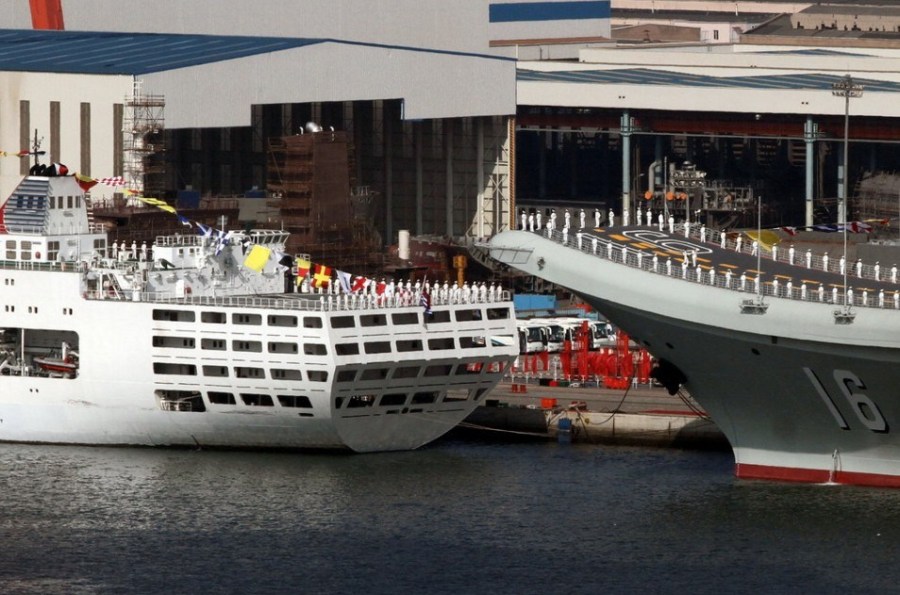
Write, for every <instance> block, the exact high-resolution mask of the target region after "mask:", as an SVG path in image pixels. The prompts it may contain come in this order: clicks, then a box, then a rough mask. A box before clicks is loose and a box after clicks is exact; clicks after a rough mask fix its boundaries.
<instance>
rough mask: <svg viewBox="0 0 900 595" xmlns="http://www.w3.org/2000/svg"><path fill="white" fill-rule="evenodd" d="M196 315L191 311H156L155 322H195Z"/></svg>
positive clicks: (154, 313)
mask: <svg viewBox="0 0 900 595" xmlns="http://www.w3.org/2000/svg"><path fill="white" fill-rule="evenodd" d="M194 319H195V317H194V313H193V312H192V311H191V310H154V311H153V320H163V321H166V322H194Z"/></svg>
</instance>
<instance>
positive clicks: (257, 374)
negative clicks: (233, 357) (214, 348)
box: [234, 366, 266, 378]
mask: <svg viewBox="0 0 900 595" xmlns="http://www.w3.org/2000/svg"><path fill="white" fill-rule="evenodd" d="M234 375H235V376H237V377H238V378H265V377H266V373H265V370H263V369H262V368H249V367H246V366H235V368H234Z"/></svg>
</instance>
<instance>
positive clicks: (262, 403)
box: [241, 393, 275, 407]
mask: <svg viewBox="0 0 900 595" xmlns="http://www.w3.org/2000/svg"><path fill="white" fill-rule="evenodd" d="M241 401H243V402H244V405H250V406H252V407H274V406H275V404H274V403H273V402H272V397H271V396H269V395H261V394H258V393H241Z"/></svg>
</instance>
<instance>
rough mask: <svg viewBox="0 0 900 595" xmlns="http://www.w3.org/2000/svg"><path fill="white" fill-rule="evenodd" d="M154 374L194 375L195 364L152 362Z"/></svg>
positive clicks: (195, 371) (195, 370)
mask: <svg viewBox="0 0 900 595" xmlns="http://www.w3.org/2000/svg"><path fill="white" fill-rule="evenodd" d="M153 373H154V374H166V375H173V376H196V375H197V366H195V365H193V364H174V363H169V362H153Z"/></svg>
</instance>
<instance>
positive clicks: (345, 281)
mask: <svg viewBox="0 0 900 595" xmlns="http://www.w3.org/2000/svg"><path fill="white" fill-rule="evenodd" d="M336 273H337V278H338V281H339V282H340V284H341V289H342V290H343V291H344V293H350V273H347V272H344V271H336Z"/></svg>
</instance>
